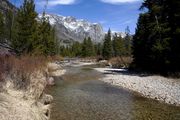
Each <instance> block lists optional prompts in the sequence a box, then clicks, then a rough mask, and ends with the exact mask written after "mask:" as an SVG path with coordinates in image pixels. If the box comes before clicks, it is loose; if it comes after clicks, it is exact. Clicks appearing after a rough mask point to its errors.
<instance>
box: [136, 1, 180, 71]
mask: <svg viewBox="0 0 180 120" xmlns="http://www.w3.org/2000/svg"><path fill="white" fill-rule="evenodd" d="M179 7H180V2H179V1H178V0H172V1H169V0H160V1H156V0H145V1H144V3H143V5H142V7H141V9H142V8H145V9H146V10H147V12H146V13H143V14H141V15H140V17H139V20H138V24H137V29H136V34H135V36H134V40H133V56H134V63H135V64H136V65H137V66H138V67H141V68H144V69H148V70H153V71H161V72H165V71H169V70H173V69H176V70H180V64H179V62H177V61H178V60H180V52H179V51H180V48H179V47H178V46H179V45H180V42H179V40H178V38H179V33H180V32H179V28H180V24H179V15H180V9H179ZM142 51H143V52H142Z"/></svg>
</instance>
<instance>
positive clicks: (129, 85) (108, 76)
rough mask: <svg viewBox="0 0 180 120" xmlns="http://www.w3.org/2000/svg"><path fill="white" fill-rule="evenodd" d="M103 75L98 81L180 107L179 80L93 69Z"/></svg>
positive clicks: (125, 71) (121, 70)
mask: <svg viewBox="0 0 180 120" xmlns="http://www.w3.org/2000/svg"><path fill="white" fill-rule="evenodd" d="M95 70H97V71H99V72H101V73H104V74H105V77H104V78H102V79H100V80H102V81H104V82H106V83H109V84H111V85H115V86H119V87H123V88H126V89H129V90H132V91H135V92H138V93H140V94H141V95H142V96H144V97H147V98H152V99H155V100H158V101H161V102H165V103H168V104H173V105H176V106H180V92H179V91H180V80H179V79H171V78H165V77H162V76H157V75H146V74H134V73H130V72H128V71H127V70H126V69H112V68H95Z"/></svg>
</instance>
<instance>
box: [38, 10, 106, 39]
mask: <svg viewBox="0 0 180 120" xmlns="http://www.w3.org/2000/svg"><path fill="white" fill-rule="evenodd" d="M45 17H47V18H48V19H49V22H50V24H51V25H52V26H54V27H55V29H56V35H57V37H58V39H59V40H62V41H79V42H82V41H83V40H84V38H86V37H91V39H92V40H93V42H101V41H102V40H103V39H104V35H105V33H104V31H103V27H102V25H101V24H99V23H91V22H89V21H87V20H84V19H76V18H75V17H72V16H67V17H65V16H62V15H57V14H46V15H45ZM38 18H40V19H41V18H42V14H39V15H38Z"/></svg>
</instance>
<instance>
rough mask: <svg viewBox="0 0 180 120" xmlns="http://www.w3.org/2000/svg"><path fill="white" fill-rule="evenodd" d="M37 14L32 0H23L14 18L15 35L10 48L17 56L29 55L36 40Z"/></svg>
mask: <svg viewBox="0 0 180 120" xmlns="http://www.w3.org/2000/svg"><path fill="white" fill-rule="evenodd" d="M36 18H37V13H36V11H35V4H34V0H24V3H23V5H22V6H21V7H20V9H19V10H18V13H17V17H16V21H17V22H16V26H15V27H16V28H15V30H16V35H15V38H14V39H13V41H12V47H13V48H14V49H15V50H16V51H17V53H18V54H23V53H24V54H26V53H31V52H32V51H33V43H34V42H35V41H36V40H37V36H38V33H37V21H36Z"/></svg>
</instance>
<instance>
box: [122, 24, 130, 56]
mask: <svg viewBox="0 0 180 120" xmlns="http://www.w3.org/2000/svg"><path fill="white" fill-rule="evenodd" d="M125 34H126V36H125V38H124V45H125V49H126V54H125V55H126V56H130V55H131V47H132V37H131V35H130V29H129V26H127V27H126V29H125Z"/></svg>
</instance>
